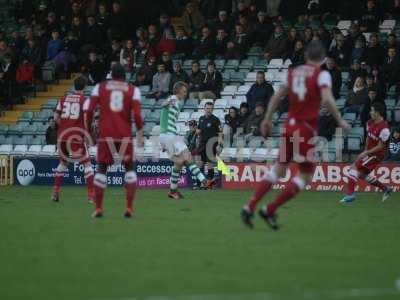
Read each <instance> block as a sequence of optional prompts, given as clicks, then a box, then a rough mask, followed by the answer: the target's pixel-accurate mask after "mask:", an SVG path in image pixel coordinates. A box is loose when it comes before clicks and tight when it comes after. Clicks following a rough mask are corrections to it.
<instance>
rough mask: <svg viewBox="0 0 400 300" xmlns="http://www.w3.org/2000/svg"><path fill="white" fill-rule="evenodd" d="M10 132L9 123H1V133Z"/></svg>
mask: <svg viewBox="0 0 400 300" xmlns="http://www.w3.org/2000/svg"><path fill="white" fill-rule="evenodd" d="M7 132H8V125H7V124H0V134H4V135H6V134H7Z"/></svg>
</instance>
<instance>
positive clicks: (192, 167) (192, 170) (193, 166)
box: [185, 163, 206, 182]
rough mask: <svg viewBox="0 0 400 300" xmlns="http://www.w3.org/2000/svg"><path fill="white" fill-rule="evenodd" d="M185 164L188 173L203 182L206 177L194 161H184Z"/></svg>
mask: <svg viewBox="0 0 400 300" xmlns="http://www.w3.org/2000/svg"><path fill="white" fill-rule="evenodd" d="M185 165H186V167H187V168H188V169H189V171H190V173H192V174H193V175H194V176H196V178H197V180H198V181H200V182H204V181H205V180H206V177H205V176H204V174H203V173H201V171H200V169H199V167H198V166H197V165H196V164H195V163H186V164H185Z"/></svg>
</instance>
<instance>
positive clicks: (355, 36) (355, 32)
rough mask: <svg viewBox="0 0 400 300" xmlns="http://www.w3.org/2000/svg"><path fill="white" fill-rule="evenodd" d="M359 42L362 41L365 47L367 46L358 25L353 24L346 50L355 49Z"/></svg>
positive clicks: (347, 39) (346, 41)
mask: <svg viewBox="0 0 400 300" xmlns="http://www.w3.org/2000/svg"><path fill="white" fill-rule="evenodd" d="M357 40H362V41H363V45H364V46H365V37H364V36H363V34H362V33H361V32H360V27H359V26H358V24H357V23H352V24H351V25H350V28H349V34H348V35H347V36H346V39H345V48H346V49H353V48H354V45H355V43H356V41H357Z"/></svg>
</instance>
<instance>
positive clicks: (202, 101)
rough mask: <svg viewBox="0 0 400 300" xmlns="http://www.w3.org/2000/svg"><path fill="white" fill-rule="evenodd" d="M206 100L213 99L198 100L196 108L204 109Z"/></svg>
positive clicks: (210, 100)
mask: <svg viewBox="0 0 400 300" xmlns="http://www.w3.org/2000/svg"><path fill="white" fill-rule="evenodd" d="M207 102H214V101H213V99H203V100H201V101H200V103H199V106H198V109H204V107H205V106H206V103H207Z"/></svg>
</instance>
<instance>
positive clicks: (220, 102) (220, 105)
mask: <svg viewBox="0 0 400 300" xmlns="http://www.w3.org/2000/svg"><path fill="white" fill-rule="evenodd" d="M227 106H228V100H227V99H217V100H215V102H214V108H216V109H225V108H226V107H227Z"/></svg>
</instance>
